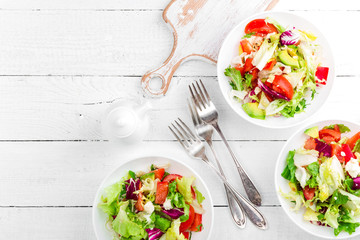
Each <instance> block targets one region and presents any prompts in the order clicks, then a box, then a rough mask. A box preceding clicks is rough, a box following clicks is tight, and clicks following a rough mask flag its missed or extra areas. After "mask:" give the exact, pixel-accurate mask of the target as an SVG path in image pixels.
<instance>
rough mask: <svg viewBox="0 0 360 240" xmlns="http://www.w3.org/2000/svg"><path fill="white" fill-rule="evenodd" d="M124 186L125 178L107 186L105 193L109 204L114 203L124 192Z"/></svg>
mask: <svg viewBox="0 0 360 240" xmlns="http://www.w3.org/2000/svg"><path fill="white" fill-rule="evenodd" d="M123 188H124V181H123V180H121V181H119V182H116V183H114V184H113V185H110V186H108V187H106V188H105V194H106V198H107V204H108V205H110V204H112V203H113V202H115V201H116V200H117V199H118V198H119V196H120V193H121V192H122V190H123Z"/></svg>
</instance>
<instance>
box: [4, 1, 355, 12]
mask: <svg viewBox="0 0 360 240" xmlns="http://www.w3.org/2000/svg"><path fill="white" fill-rule="evenodd" d="M169 2H170V0H152V1H148V0H136V1H132V0H121V1H114V0H52V1H47V0H33V1H21V0H4V1H2V2H0V7H1V9H53V10H57V9H83V10H88V9H109V10H134V9H146V10H162V9H164V8H165V6H166V5H167V4H168V3H169ZM275 9H276V10H359V9H360V4H359V2H358V1H357V0H347V1H344V2H342V3H341V4H339V2H338V1H336V0H317V1H312V0H303V1H296V0H280V1H279V3H278V4H277V6H276V7H275Z"/></svg>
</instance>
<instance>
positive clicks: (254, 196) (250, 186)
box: [211, 122, 261, 206]
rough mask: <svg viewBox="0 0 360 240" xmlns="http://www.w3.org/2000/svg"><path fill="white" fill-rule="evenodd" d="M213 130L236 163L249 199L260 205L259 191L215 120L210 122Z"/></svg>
mask: <svg viewBox="0 0 360 240" xmlns="http://www.w3.org/2000/svg"><path fill="white" fill-rule="evenodd" d="M211 125H212V126H213V127H214V128H215V130H216V131H217V132H218V133H219V135H220V137H221V139H222V140H223V142H224V143H225V145H226V147H227V149H228V150H229V152H230V155H231V157H232V158H233V160H234V163H235V165H236V168H237V170H238V172H239V175H240V177H241V181H242V183H243V186H244V189H245V192H246V195H247V196H248V197H249V200H250V201H251V202H252V203H254V204H255V205H257V206H261V195H260V193H259V191H258V190H257V189H256V187H255V185H254V183H253V182H252V181H251V179H250V177H249V175H248V174H247V173H246V172H245V170H244V168H243V167H242V166H241V164H240V163H239V161H238V160H237V158H236V156H235V154H234V153H233V151H232V150H231V147H230V145H229V143H228V141H227V140H226V138H225V136H224V134H223V133H222V131H221V129H220V127H219V124H218V123H217V122H213V123H212V124H211Z"/></svg>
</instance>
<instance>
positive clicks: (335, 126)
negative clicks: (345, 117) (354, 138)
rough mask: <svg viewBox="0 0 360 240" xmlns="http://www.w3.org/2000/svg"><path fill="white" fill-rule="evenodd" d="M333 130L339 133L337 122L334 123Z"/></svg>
mask: <svg viewBox="0 0 360 240" xmlns="http://www.w3.org/2000/svg"><path fill="white" fill-rule="evenodd" d="M334 130H335V131H337V132H339V133H341V131H340V128H339V126H338V125H337V124H335V125H334Z"/></svg>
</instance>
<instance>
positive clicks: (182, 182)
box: [176, 176, 195, 203]
mask: <svg viewBox="0 0 360 240" xmlns="http://www.w3.org/2000/svg"><path fill="white" fill-rule="evenodd" d="M194 181H195V177H193V176H191V177H182V178H181V179H179V178H177V179H176V183H177V187H178V191H179V192H180V193H181V194H182V195H183V196H184V199H185V202H187V203H192V201H193V199H192V193H191V185H192V184H193V182H194Z"/></svg>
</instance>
